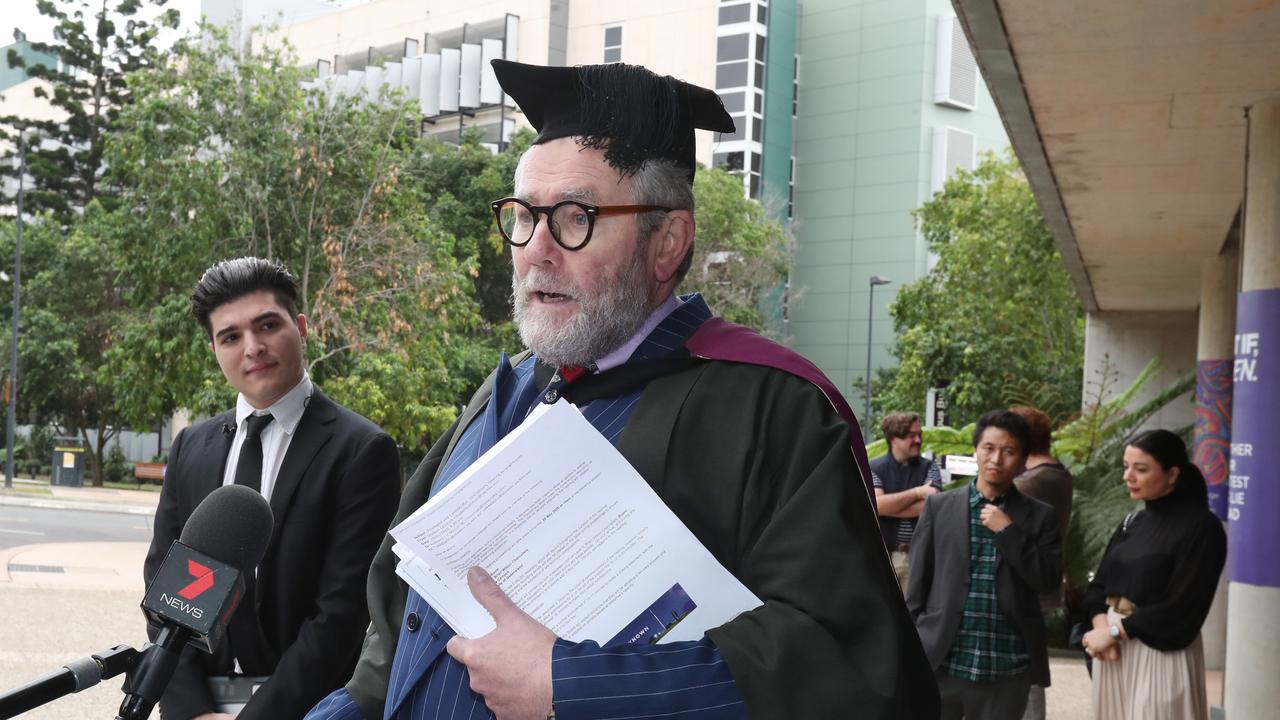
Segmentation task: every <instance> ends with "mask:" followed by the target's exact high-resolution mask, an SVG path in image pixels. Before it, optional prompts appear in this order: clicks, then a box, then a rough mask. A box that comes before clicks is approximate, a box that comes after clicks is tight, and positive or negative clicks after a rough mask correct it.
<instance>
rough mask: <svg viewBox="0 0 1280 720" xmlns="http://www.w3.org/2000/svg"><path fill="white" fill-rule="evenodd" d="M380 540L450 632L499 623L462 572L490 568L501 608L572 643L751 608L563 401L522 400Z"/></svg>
mask: <svg viewBox="0 0 1280 720" xmlns="http://www.w3.org/2000/svg"><path fill="white" fill-rule="evenodd" d="M391 535H392V537H394V538H395V540H396V544H395V546H394V550H395V553H396V555H397V557H399V559H400V562H399V565H398V566H397V569H396V572H397V573H399V575H400V577H401V578H403V579H404V580H405V582H407V583H409V584H410V585H411V586H413V588H414V589H415V590H417V591H418V593H419V594H420V595H422V596H423V597H424V598H425V599H426V600H427V601H428V602H430V603H431V605H432V607H434V608H435V609H436V611H437V612H439V613H440V616H441V617H442V618H444V619H445V621H446V622H448V623H449V625H450V626H451V627H452V628H453V629H454V630H455V631H456V632H457V633H458V634H459V635H461V636H463V637H464V638H472V639H476V638H480V637H482V636H486V635H487V634H488V633H490V632H500V631H502V629H503V628H502V626H501V622H500V619H499V618H497V616H496V615H495V614H494V613H493V611H492V608H490V607H489V606H488V605H485V604H484V600H485V598H481V597H480V595H479V594H476V595H475V597H473V593H472V592H469V591H468V588H467V587H466V586H467V585H472V586H474V579H473V578H472V577H470V572H469V571H470V569H471V568H473V567H482V568H484V569H485V570H487V571H488V573H491V574H492V577H490V579H489V581H490V583H492V585H493V586H494V587H493V590H494V591H496V592H499V593H501V597H502V598H503V600H504V604H503V605H502V607H504V608H505V607H506V605H505V603H507V602H510V603H512V607H513V608H518V609H519V610H520V611H521V615H524V613H528V615H527V617H528V618H529V619H530V620H532V621H534V622H536V623H537V624H538V625H539V626H540V627H542V626H545V629H549V631H550V632H551V633H554V635H555V636H558V637H561V638H564V639H566V640H570V641H574V642H581V641H584V640H593V641H595V642H597V643H600V644H601V645H606V646H607V645H612V644H616V643H619V642H638V643H652V642H659V641H662V640H697V639H700V638H701V637H702V636H703V634H704V633H705V632H706V631H707V630H708V629H710V628H714V627H718V626H719V625H722V624H723V623H726V622H728V621H729V620H732V619H733V618H734V617H735V616H737V615H738V614H739V613H741V612H745V611H747V610H751V609H753V608H755V607H757V606H758V605H759V604H760V600H759V599H758V598H756V597H755V595H753V594H752V593H751V592H750V591H749V590H747V588H746V587H745V586H744V585H743V584H742V583H741V582H739V581H738V579H737V578H735V577H734V576H733V575H732V574H730V573H729V572H728V571H727V570H725V568H724V567H723V566H722V565H720V563H719V562H717V561H716V559H715V558H714V557H713V556H712V555H711V553H710V552H709V551H708V550H707V549H706V548H705V547H703V545H702V544H701V543H700V542H699V541H698V539H697V538H696V537H695V536H694V535H693V533H692V532H690V531H689V529H688V528H687V527H685V525H684V524H683V523H682V522H680V520H679V518H677V517H676V516H675V515H674V514H673V513H672V512H671V510H670V509H669V508H667V506H666V505H665V504H663V502H662V500H661V499H659V498H658V496H657V494H656V493H654V492H653V489H652V488H650V487H649V485H648V484H647V483H646V482H645V480H644V478H642V477H641V476H640V474H639V473H637V472H636V470H635V468H633V467H631V465H630V464H629V463H628V462H627V461H626V459H625V458H623V457H622V455H621V453H619V452H618V451H617V449H616V448H614V447H613V445H612V444H610V443H609V441H608V440H606V439H605V438H604V436H602V435H601V434H600V433H599V432H598V431H596V429H595V428H593V427H592V426H591V424H590V423H588V422H587V421H586V419H584V418H583V417H582V414H581V413H579V412H578V410H577V408H575V407H573V406H572V405H569V404H567V403H564V402H563V401H561V402H560V403H557V404H555V405H542V406H539V407H538V408H536V409H535V410H534V411H533V412H532V413H531V414H530V415H529V417H528V418H526V419H525V421H524V423H523V424H521V426H520V427H519V428H517V429H515V430H514V431H512V432H511V433H509V434H508V435H507V436H506V437H504V438H503V439H502V440H500V441H499V442H498V443H497V444H496V445H494V446H493V447H492V448H491V449H490V450H489V451H488V452H486V453H485V454H484V455H482V456H481V457H480V458H479V459H477V460H476V461H475V462H474V463H472V465H471V467H469V468H467V469H466V470H465V471H463V472H462V474H461V475H459V476H458V477H457V479H455V480H454V481H453V482H452V483H450V484H449V485H448V486H447V487H445V488H443V489H441V490H439V491H438V492H436V493H435V495H434V496H433V497H432V498H431V499H430V500H429V501H427V503H426V504H425V505H423V506H422V507H421V508H419V509H418V511H417V512H415V513H414V514H413V515H411V516H409V517H408V518H406V519H405V520H404V522H402V523H400V524H399V525H397V526H396V527H394V528H392V530H391ZM499 588H500V589H499ZM472 589H474V587H473V588H472ZM487 597H488V596H486V598H487ZM507 598H509V600H507ZM477 600H481V602H479V603H478V602H477ZM495 620H499V623H498V625H497V628H498V629H497V631H495V630H494V628H495ZM552 640H554V637H552ZM459 659H460V660H461V658H459ZM464 662H465V661H464ZM467 664H469V663H467ZM486 697H487V694H486Z"/></svg>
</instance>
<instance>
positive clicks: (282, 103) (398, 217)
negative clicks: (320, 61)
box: [107, 33, 479, 450]
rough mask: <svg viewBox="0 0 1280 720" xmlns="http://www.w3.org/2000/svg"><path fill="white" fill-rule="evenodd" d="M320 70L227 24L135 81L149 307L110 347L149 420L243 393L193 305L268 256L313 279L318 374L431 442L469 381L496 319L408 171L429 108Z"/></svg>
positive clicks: (137, 259)
mask: <svg viewBox="0 0 1280 720" xmlns="http://www.w3.org/2000/svg"><path fill="white" fill-rule="evenodd" d="M306 78H307V75H306V71H304V70H301V69H299V68H298V64H297V61H296V59H295V58H293V57H292V56H291V55H290V54H289V53H288V52H287V51H285V50H280V49H275V48H269V47H267V48H257V49H253V50H245V51H243V52H242V51H238V50H236V49H234V48H232V47H231V46H230V45H229V43H228V42H227V40H226V38H225V36H223V35H220V34H218V33H214V34H213V36H212V37H211V39H210V40H209V41H208V42H205V43H201V44H199V45H198V46H197V45H196V44H190V45H187V46H184V47H182V48H181V49H180V50H179V51H177V52H175V53H174V54H173V55H172V56H171V57H169V58H166V59H165V60H164V61H163V62H160V63H157V64H156V66H155V67H153V68H150V69H147V70H144V71H141V72H138V73H135V74H133V75H131V76H130V78H129V83H130V88H131V89H132V91H133V93H134V102H133V103H132V104H131V105H130V106H129V107H128V108H125V109H124V110H123V111H122V112H121V115H120V119H119V132H118V134H117V136H116V137H115V138H113V140H112V141H111V142H110V143H109V144H108V148H107V159H108V162H109V165H110V167H111V172H112V175H111V177H112V179H113V180H114V181H116V182H118V183H119V184H120V186H121V187H122V188H123V189H124V194H123V198H124V200H126V201H127V203H126V204H125V205H124V206H122V207H121V208H120V209H118V210H117V211H116V213H115V218H116V220H117V221H118V223H119V224H120V235H121V238H122V241H121V245H120V262H121V271H122V272H121V282H122V284H123V285H124V286H125V287H126V289H127V290H126V296H127V298H128V299H129V302H130V304H131V306H132V307H134V308H135V309H136V312H137V317H136V322H134V323H133V324H131V325H130V326H129V327H128V328H126V329H125V331H124V332H123V333H122V335H121V337H120V341H119V342H118V343H117V344H116V346H114V347H113V348H112V349H111V350H110V351H109V353H108V359H109V361H110V363H111V366H112V369H113V376H114V378H115V382H116V389H117V392H118V395H119V398H120V403H121V407H122V410H123V412H124V413H125V415H126V416H127V417H128V418H129V419H130V420H131V421H132V422H133V423H135V424H141V423H147V422H150V421H152V420H154V418H156V417H158V416H160V415H162V414H164V413H167V412H171V411H172V410H173V409H175V408H177V407H187V408H190V409H192V410H194V411H196V412H197V413H212V412H215V411H218V410H221V409H223V408H225V407H226V406H227V405H228V404H229V403H230V400H231V399H232V398H233V393H232V391H231V390H230V389H229V388H227V386H226V383H225V381H224V380H223V379H222V378H221V376H220V375H219V372H218V369H217V366H216V364H215V363H214V362H213V358H212V354H211V352H210V351H209V350H208V346H207V343H208V338H206V337H204V336H203V331H202V330H201V329H199V328H198V327H197V326H196V324H195V322H194V321H193V320H192V319H191V318H190V316H189V315H188V314H187V311H186V302H185V300H186V297H187V296H188V295H189V293H190V290H191V287H192V286H193V285H194V283H195V281H196V280H197V279H198V277H199V275H200V273H201V272H202V271H203V270H204V269H205V268H206V267H208V266H209V265H210V264H211V263H213V262H215V261H217V260H219V259H223V258H229V257H235V256H239V255H249V254H252V255H259V256H264V257H269V258H273V259H276V260H279V261H280V262H282V263H284V264H285V265H286V266H287V267H288V268H290V270H291V271H293V272H294V273H295V275H297V277H298V278H299V283H300V291H301V307H300V310H301V311H302V312H303V313H304V314H305V315H307V316H308V320H309V329H310V335H309V338H308V344H307V368H308V371H309V372H310V374H311V376H312V377H313V378H314V379H316V380H317V381H318V382H319V383H320V384H321V385H322V386H323V387H324V389H325V392H326V393H328V394H330V395H331V396H333V397H334V399H336V400H337V401H339V402H341V403H343V404H345V405H347V406H348V407H351V408H352V409H354V410H356V411H357V412H360V413H362V414H364V415H366V416H368V417H369V418H370V419H372V420H373V421H374V422H377V423H379V424H380V425H382V426H383V427H384V428H385V429H386V430H387V431H388V432H389V433H390V434H391V435H392V436H393V437H394V438H396V440H397V441H398V442H400V443H401V444H402V445H403V446H405V447H406V448H409V449H410V450H414V449H419V448H421V447H423V446H424V445H425V444H426V443H428V442H429V441H430V440H431V439H432V438H433V437H435V436H436V435H438V434H439V433H440V432H442V431H443V430H444V429H445V428H446V427H447V426H448V424H449V423H450V422H452V420H453V417H454V415H455V414H456V412H457V405H458V403H459V397H460V396H463V395H464V393H465V392H466V391H467V390H468V388H467V387H466V386H467V384H468V382H469V380H470V378H467V377H463V376H460V375H459V374H458V373H457V372H455V368H456V367H457V366H458V365H459V364H462V361H461V358H466V357H469V353H468V348H467V343H468V331H469V330H470V329H472V328H473V327H475V326H476V325H477V323H478V321H479V316H478V313H477V311H476V304H475V301H474V299H473V290H472V287H471V284H470V280H471V278H473V277H474V276H475V274H476V264H475V261H474V259H473V258H471V257H470V256H468V255H467V254H466V253H456V252H455V250H456V248H455V241H454V238H453V236H452V235H451V234H449V233H446V232H443V231H441V230H440V228H439V226H438V225H437V224H436V223H434V222H433V221H431V220H430V219H429V218H428V216H427V214H426V213H425V212H424V210H423V204H422V202H421V200H420V198H419V196H418V194H417V191H416V190H415V188H414V187H413V183H411V182H405V181H404V177H405V168H406V167H407V166H408V165H409V163H410V162H411V161H412V159H413V158H414V157H415V156H416V154H417V153H418V147H419V140H418V135H417V115H416V109H415V107H414V106H413V104H411V103H409V102H405V101H403V100H402V99H400V98H398V97H396V96H390V97H384V98H380V99H377V100H369V101H363V100H356V99H352V98H339V99H337V100H335V101H332V102H330V101H328V100H326V98H325V97H324V95H323V94H322V93H321V91H319V90H316V89H311V90H308V89H306V88H304V87H303V85H302V82H303V81H304V80H305V79H306Z"/></svg>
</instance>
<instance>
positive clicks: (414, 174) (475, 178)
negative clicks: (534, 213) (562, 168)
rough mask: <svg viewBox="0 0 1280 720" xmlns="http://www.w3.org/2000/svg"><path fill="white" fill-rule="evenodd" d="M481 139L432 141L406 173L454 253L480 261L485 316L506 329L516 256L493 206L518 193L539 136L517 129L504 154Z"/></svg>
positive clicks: (478, 281)
mask: <svg viewBox="0 0 1280 720" xmlns="http://www.w3.org/2000/svg"><path fill="white" fill-rule="evenodd" d="M481 137H482V135H481V133H480V131H478V130H475V129H470V130H467V131H466V132H464V133H463V135H462V140H461V142H460V143H459V144H458V145H447V144H444V143H441V142H437V141H435V140H427V141H425V142H424V143H423V146H422V152H420V153H419V154H417V155H416V156H415V157H414V158H413V159H412V160H411V162H410V163H409V165H408V167H407V168H406V170H405V175H406V180H407V181H408V182H411V183H412V184H413V185H414V187H416V188H417V189H418V192H419V193H420V195H421V198H422V201H423V203H424V205H425V210H426V213H427V215H428V216H430V217H431V218H432V220H433V221H434V222H435V223H436V225H438V226H439V227H441V228H447V231H448V232H449V233H450V234H451V235H452V236H453V242H454V248H455V250H454V252H455V254H458V255H459V256H460V257H474V258H475V259H476V262H477V269H476V277H475V288H476V297H477V299H478V300H479V302H480V311H481V315H482V316H483V317H484V319H485V321H486V322H487V323H489V324H491V325H493V326H501V325H503V324H504V323H508V322H509V321H510V319H511V305H510V298H511V269H512V268H511V253H510V252H509V250H508V249H507V246H506V244H505V243H504V242H502V238H501V237H500V236H499V235H498V232H497V228H496V226H495V225H494V220H493V211H492V210H491V209H490V207H489V203H491V202H493V201H494V200H497V199H499V198H503V197H507V196H509V195H511V193H512V192H513V189H512V183H513V180H514V176H515V170H516V164H517V163H518V162H519V160H520V156H521V155H522V154H523V153H524V151H525V150H527V149H528V148H529V146H530V145H531V144H532V143H533V138H534V135H533V133H532V132H531V131H529V130H527V129H522V130H520V131H517V132H516V133H515V135H514V137H513V138H512V140H511V142H510V143H508V144H507V146H506V147H505V148H504V150H503V151H502V152H500V153H494V152H491V151H490V150H489V149H488V148H486V147H484V145H482V144H481Z"/></svg>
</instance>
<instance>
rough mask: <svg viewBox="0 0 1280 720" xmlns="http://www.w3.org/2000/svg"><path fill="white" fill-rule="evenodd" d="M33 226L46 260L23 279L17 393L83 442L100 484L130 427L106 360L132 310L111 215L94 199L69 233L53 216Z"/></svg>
mask: <svg viewBox="0 0 1280 720" xmlns="http://www.w3.org/2000/svg"><path fill="white" fill-rule="evenodd" d="M29 228H30V230H31V233H30V235H29V236H28V237H30V238H31V241H32V246H33V249H35V250H37V253H36V257H41V256H43V257H44V259H43V261H41V262H38V263H35V264H34V268H33V270H34V272H32V274H30V275H28V276H26V277H24V279H23V286H24V287H23V310H22V334H21V336H20V339H19V341H18V352H19V363H20V365H21V371H20V372H19V375H18V381H19V386H20V391H19V394H18V397H19V399H20V401H21V403H22V407H23V409H24V410H26V412H27V413H28V414H29V415H31V416H33V417H34V419H35V420H36V421H37V422H54V423H56V424H58V425H60V426H61V427H62V430H63V433H64V434H66V435H78V436H79V437H80V438H81V439H82V440H83V441H84V443H85V446H86V447H87V448H89V450H90V453H89V468H90V470H91V472H92V475H91V477H92V482H93V485H95V486H101V485H102V480H103V460H104V457H105V452H106V449H107V444H108V443H109V442H110V440H111V439H112V438H114V437H115V436H116V435H117V434H118V433H119V431H120V429H121V427H122V426H123V425H124V418H123V416H122V415H121V414H120V413H119V411H118V409H117V407H116V402H115V396H114V393H113V381H112V377H111V374H110V372H109V369H108V367H107V365H106V363H105V362H104V360H103V357H104V355H105V354H106V353H108V352H109V351H110V350H111V348H112V347H113V344H114V342H115V339H116V336H117V333H118V332H119V331H120V328H121V327H123V326H124V325H125V324H126V323H127V322H128V320H127V316H128V314H129V310H128V308H127V306H126V305H125V302H124V298H123V297H122V295H121V293H120V292H119V289H118V287H117V285H116V282H115V279H116V278H115V276H116V272H115V269H114V263H113V260H112V259H113V255H114V253H115V249H116V238H115V237H114V235H113V227H112V223H111V218H110V214H109V213H107V212H106V211H105V210H103V209H102V207H101V206H100V205H99V204H98V203H97V202H93V203H90V205H89V207H88V208H87V209H86V212H85V215H84V217H83V218H80V219H78V220H77V221H76V222H75V224H74V225H72V226H71V227H70V228H68V230H67V233H66V235H65V236H63V234H62V227H61V226H60V225H58V223H57V222H54V221H53V219H52V218H51V217H50V216H46V217H45V218H44V219H43V221H41V222H36V223H33V224H32V225H30V226H29ZM25 241H26V238H25V237H24V242H25Z"/></svg>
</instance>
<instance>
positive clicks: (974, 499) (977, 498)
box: [969, 478, 1009, 508]
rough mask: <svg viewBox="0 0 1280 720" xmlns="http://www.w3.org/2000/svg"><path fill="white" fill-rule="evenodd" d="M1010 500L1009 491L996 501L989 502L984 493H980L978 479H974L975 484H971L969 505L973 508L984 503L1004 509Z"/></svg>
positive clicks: (1001, 494) (998, 496)
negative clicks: (1006, 501)
mask: <svg viewBox="0 0 1280 720" xmlns="http://www.w3.org/2000/svg"><path fill="white" fill-rule="evenodd" d="M1008 498H1009V491H1008V490H1005V491H1004V492H1002V493H1000V494H999V495H997V496H996V499H995V500H988V499H986V498H985V497H983V495H982V493H980V492H978V478H974V479H973V482H971V483H969V505H970V506H971V507H976V506H978V505H981V504H983V503H989V504H991V505H995V506H996V507H1000V508H1002V507H1004V503H1005V500H1007V499H1008Z"/></svg>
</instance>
